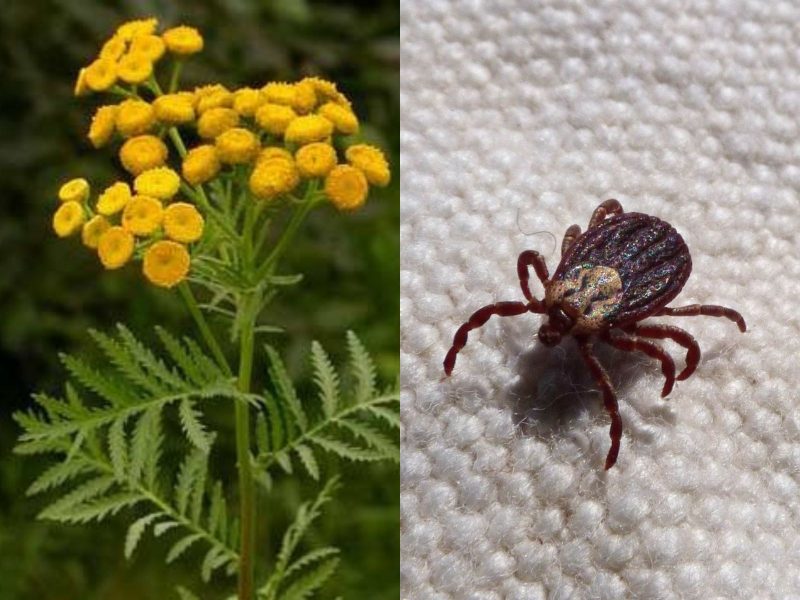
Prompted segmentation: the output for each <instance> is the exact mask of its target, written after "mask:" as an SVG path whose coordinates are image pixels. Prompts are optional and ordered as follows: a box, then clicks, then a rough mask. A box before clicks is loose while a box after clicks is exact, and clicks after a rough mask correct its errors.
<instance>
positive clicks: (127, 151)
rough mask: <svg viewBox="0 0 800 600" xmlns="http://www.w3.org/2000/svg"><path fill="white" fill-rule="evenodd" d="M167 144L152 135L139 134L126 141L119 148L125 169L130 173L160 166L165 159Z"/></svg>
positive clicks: (134, 173)
mask: <svg viewBox="0 0 800 600" xmlns="http://www.w3.org/2000/svg"><path fill="white" fill-rule="evenodd" d="M167 154H168V152H167V146H166V144H164V142H162V141H161V140H160V139H158V138H157V137H156V136H154V135H140V136H137V137H133V138H131V139H129V140H128V141H126V142H125V143H124V144H123V145H122V148H120V150H119V158H120V161H121V162H122V166H123V167H125V170H126V171H128V173H131V174H132V175H138V174H139V173H141V172H142V171H146V170H147V169H152V168H154V167H160V166H161V165H163V164H164V163H165V162H166V160H167Z"/></svg>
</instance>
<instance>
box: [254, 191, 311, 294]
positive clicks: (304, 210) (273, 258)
mask: <svg viewBox="0 0 800 600" xmlns="http://www.w3.org/2000/svg"><path fill="white" fill-rule="evenodd" d="M316 200H317V195H316V194H314V193H313V192H312V193H310V194H308V195H307V196H306V198H304V202H303V203H302V204H301V205H300V206H299V207H297V209H296V210H295V211H294V214H293V215H292V218H291V219H289V223H288V224H287V225H286V229H285V230H284V231H283V234H282V235H281V237H280V239H279V240H278V243H277V244H275V247H274V248H273V249H272V252H270V254H269V256H267V258H266V259H265V260H264V264H262V265H261V267H260V268H259V270H258V280H261V279H263V278H264V277H266V276H267V275H269V274H270V272H271V271H272V269H273V267H274V266H275V264H276V263H277V262H278V259H279V258H280V257H281V255H282V254H283V253H284V251H285V250H286V248H287V246H288V245H289V243H290V242H291V241H292V239H294V236H295V234H296V233H297V230H298V229H299V228H300V225H302V224H303V221H304V220H305V218H306V216H307V215H308V213H309V212H311V209H312V208H314V204H315V203H316Z"/></svg>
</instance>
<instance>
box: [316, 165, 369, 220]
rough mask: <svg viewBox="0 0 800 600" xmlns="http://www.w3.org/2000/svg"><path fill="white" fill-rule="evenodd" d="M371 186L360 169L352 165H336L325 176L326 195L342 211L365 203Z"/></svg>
mask: <svg viewBox="0 0 800 600" xmlns="http://www.w3.org/2000/svg"><path fill="white" fill-rule="evenodd" d="M368 191H369V186H368V184H367V178H366V177H365V176H364V173H362V172H361V171H360V170H358V169H356V168H355V167H351V166H350V165H339V166H337V167H335V168H334V169H333V170H332V171H331V172H330V173H328V176H327V177H326V178H325V195H326V196H328V198H329V199H330V201H331V203H332V204H333V205H334V206H335V207H336V208H338V209H339V210H342V211H351V210H355V209H357V208H360V207H361V206H363V205H364V202H365V201H366V199H367V192H368Z"/></svg>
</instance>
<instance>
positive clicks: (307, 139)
mask: <svg viewBox="0 0 800 600" xmlns="http://www.w3.org/2000/svg"><path fill="white" fill-rule="evenodd" d="M332 133H333V123H331V122H330V121H329V120H328V119H326V118H325V117H322V116H320V115H305V116H302V117H297V118H296V119H295V120H294V121H292V122H291V123H289V126H288V127H287V128H286V131H285V132H284V139H286V141H287V142H292V143H295V144H300V145H302V144H310V143H311V142H321V141H324V140H326V139H328V138H329V137H330V136H331V134H332Z"/></svg>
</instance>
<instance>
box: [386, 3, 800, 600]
mask: <svg viewBox="0 0 800 600" xmlns="http://www.w3.org/2000/svg"><path fill="white" fill-rule="evenodd" d="M401 12H402V31H401V43H402V75H401V103H402V111H403V115H402V138H401V144H402V211H403V212H402V225H401V244H402V265H401V294H402V299H401V318H402V336H401V337H402V342H401V343H402V348H401V351H402V355H401V360H402V385H403V394H402V422H403V434H402V469H401V473H402V475H401V476H402V486H401V509H402V531H401V558H402V565H401V577H402V590H403V593H402V597H403V598H406V599H408V600H439V599H442V600H444V599H462V598H463V599H476V600H477V599H480V600H500V599H502V598H506V599H514V600H533V599H537V598H547V599H551V600H554V599H561V598H578V599H581V598H646V599H655V598H684V599H687V598H702V599H709V598H726V599H732V598H781V599H783V598H800V485H798V484H800V393H798V387H799V386H798V384H799V383H800V317H798V315H799V314H800V312H798V309H799V308H800V284H799V283H798V282H799V281H800V259H799V258H798V257H799V256H800V233H799V232H800V194H799V193H798V189H800V141H798V140H800V136H799V135H798V128H799V127H800V125H799V124H798V123H799V122H800V27H798V23H800V3H798V2H761V1H756V0H754V1H736V0H720V1H718V2H717V1H702V2H701V1H698V2H675V1H674V0H657V1H655V2H643V1H642V2H640V1H632V0H631V1H627V2H612V1H599V2H584V1H583V0H572V1H570V0H566V1H556V0H552V1H550V2H532V1H528V0H517V1H516V2H513V1H510V2H504V1H499V0H498V1H496V2H488V1H480V0H473V1H469V2H467V1H465V2H449V1H441V0H436V1H430V0H413V1H411V0H409V1H404V2H403V4H402V6H401ZM612 197H613V198H617V199H619V200H620V201H621V203H622V204H623V206H624V207H625V209H626V210H627V211H637V212H644V213H647V214H652V215H656V216H659V217H661V218H663V219H665V220H667V221H669V222H670V223H671V224H672V225H674V226H675V227H676V228H677V229H678V231H679V232H680V233H681V234H682V235H683V237H684V239H685V240H686V243H687V244H688V246H689V248H690V251H691V253H692V259H693V264H694V269H693V272H692V275H691V277H690V278H689V280H688V282H687V284H686V286H685V287H684V290H683V292H682V293H681V295H680V296H679V297H678V298H677V299H676V300H675V301H673V302H672V305H673V306H680V305H683V304H690V303H694V302H701V303H711V304H722V305H726V306H731V307H734V308H736V309H738V310H739V311H741V313H742V314H743V315H744V316H745V318H746V320H747V323H748V332H747V333H746V334H741V333H740V332H739V331H738V329H737V328H736V326H735V325H734V324H733V323H731V322H730V321H727V320H725V319H718V318H712V317H687V318H670V317H660V318H656V319H653V320H654V321H659V322H664V323H669V324H672V325H676V326H680V327H683V328H685V329H686V330H688V331H689V332H690V333H692V334H693V335H694V336H695V337H696V338H697V340H698V341H699V342H700V345H701V348H702V351H703V357H702V360H701V363H700V365H699V367H698V369H697V371H696V372H695V374H694V375H693V376H692V377H691V378H690V379H688V380H687V381H682V382H677V384H676V386H675V389H674V391H673V393H672V394H671V395H670V396H669V397H668V398H666V399H662V398H661V397H660V391H661V386H662V384H663V378H662V376H661V371H660V368H659V365H658V363H657V362H656V361H653V360H651V359H648V358H647V357H645V356H643V355H642V354H639V353H636V354H630V353H624V352H620V351H616V350H611V349H607V350H603V349H600V351H599V357H600V360H601V361H602V362H603V364H604V365H605V366H606V367H607V369H608V370H609V373H610V375H611V378H612V380H613V382H614V383H615V385H616V387H617V391H618V393H619V400H620V409H621V414H622V419H623V423H624V428H625V431H624V436H623V440H622V450H621V454H620V458H619V462H618V463H617V466H616V467H614V468H613V469H611V470H610V471H608V472H604V471H603V461H604V459H605V455H606V452H607V451H608V448H609V437H608V430H609V419H608V416H607V415H606V413H605V411H604V409H603V406H602V402H601V400H600V396H599V393H598V392H597V389H596V386H595V385H594V382H593V381H592V379H591V377H590V376H589V375H588V373H587V371H586V369H585V367H584V366H583V364H582V363H581V360H580V356H579V355H578V353H577V350H576V348H575V344H574V341H573V340H567V341H565V342H564V343H562V345H561V346H559V347H557V348H555V349H546V348H544V347H542V346H541V345H540V344H538V343H537V341H536V338H535V332H536V330H537V329H538V327H539V323H540V320H541V318H540V317H539V316H537V315H530V314H528V315H523V316H518V317H513V318H497V317H493V318H492V319H491V320H490V321H489V322H488V323H487V324H486V325H484V326H483V327H482V328H481V329H480V330H478V331H476V332H474V333H473V334H471V335H470V339H469V343H468V344H467V346H466V347H465V348H464V350H463V351H462V352H461V354H460V355H459V357H458V362H457V364H456V368H455V371H454V373H453V376H452V377H451V378H449V379H448V380H445V381H440V380H441V378H442V359H443V357H444V354H445V352H446V351H447V349H448V347H449V345H450V343H451V341H452V336H453V333H454V332H455V330H456V328H457V327H458V325H459V324H460V323H461V322H463V321H464V320H466V319H467V317H468V316H469V315H470V314H471V313H472V312H473V311H474V310H476V309H477V308H479V307H481V306H483V305H485V304H488V303H491V302H495V301H498V300H522V296H521V293H520V289H519V284H518V281H517V276H516V268H515V267H516V258H517V255H518V254H519V253H520V251H522V250H524V249H528V248H531V249H535V250H538V251H540V252H542V253H543V254H545V255H546V256H547V260H548V264H549V267H550V270H551V272H552V271H553V270H554V269H555V266H556V264H557V262H558V255H559V252H558V250H557V249H556V248H557V246H560V241H561V236H562V235H563V233H564V231H565V230H566V228H567V227H568V226H569V225H571V224H572V223H578V224H579V225H581V227H582V228H584V229H585V228H586V224H587V222H588V219H589V216H590V215H591V212H592V210H593V209H594V208H595V207H596V206H597V204H598V203H599V202H600V201H602V200H604V199H606V198H612ZM541 232H550V233H552V236H555V239H554V238H553V237H551V235H549V234H547V233H541ZM534 280H535V278H534ZM533 287H534V289H535V293H536V294H537V295H541V285H539V284H538V282H535V283H534V286H533ZM664 347H665V348H666V349H667V350H668V351H669V352H670V353H671V355H672V356H674V358H675V361H676V365H677V367H678V368H679V369H680V368H682V365H683V359H684V353H685V351H684V350H683V349H682V348H680V347H679V346H677V345H675V344H674V343H672V342H665V343H664Z"/></svg>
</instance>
